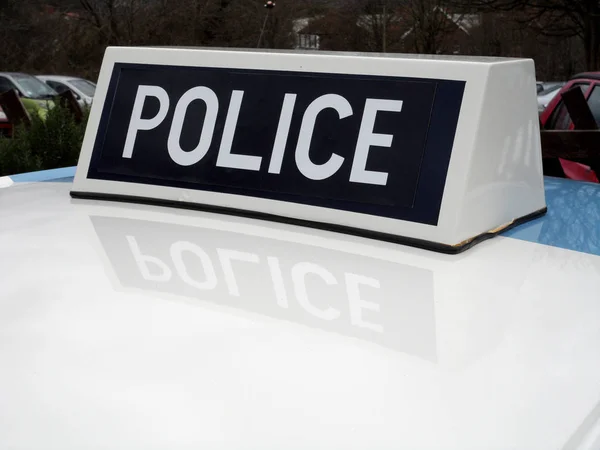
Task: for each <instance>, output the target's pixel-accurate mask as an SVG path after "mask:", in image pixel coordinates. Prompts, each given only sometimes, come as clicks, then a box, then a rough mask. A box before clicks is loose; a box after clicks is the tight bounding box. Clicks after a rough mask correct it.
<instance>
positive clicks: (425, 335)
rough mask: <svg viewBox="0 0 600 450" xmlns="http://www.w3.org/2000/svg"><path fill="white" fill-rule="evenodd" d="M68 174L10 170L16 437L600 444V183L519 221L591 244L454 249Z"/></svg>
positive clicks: (239, 444) (22, 442) (5, 395)
mask: <svg viewBox="0 0 600 450" xmlns="http://www.w3.org/2000/svg"><path fill="white" fill-rule="evenodd" d="M70 176H71V177H72V173H71V174H70ZM57 177H58V178H60V174H59V172H53V173H52V174H50V175H48V176H47V178H49V179H50V181H49V182H41V181H40V180H42V179H43V178H40V177H36V180H35V182H32V183H25V182H23V180H27V179H28V178H27V177H20V178H19V177H12V178H11V179H10V181H11V182H10V183H8V182H7V183H5V185H6V186H7V187H5V188H2V189H0V274H2V283H0V361H1V363H0V364H1V366H2V367H1V370H0V399H1V400H0V401H1V404H2V407H1V408H0V448H3V449H34V448H35V449H42V448H43V449H61V450H70V449H77V450H81V449H103V448H106V449H108V448H111V449H112V448H127V449H159V448H160V449H163V448H168V449H187V448H190V449H192V448H194V449H197V448H212V449H216V448H223V449H229V448H231V449H233V448H235V449H241V448H252V449H257V448H260V449H271V448H273V449H281V448H286V449H314V448H328V449H329V448H331V449H334V448H340V449H342V448H343V449H349V448H356V449H389V448H410V449H417V448H427V449H440V448H443V449H462V450H464V449H484V448H485V449H508V448H511V449H528V450H533V449H544V450H545V449H559V448H566V449H571V448H578V449H582V448H586V449H587V448H590V449H591V448H595V449H597V448H599V445H600V440H599V436H600V358H599V355H600V302H599V299H600V295H599V294H598V293H599V292H600V256H599V251H598V247H599V246H598V245H597V244H598V242H597V234H593V232H594V230H596V231H595V232H596V233H597V227H596V228H594V225H593V223H594V222H593V221H594V220H595V219H594V217H596V219H597V216H594V214H596V213H597V212H598V210H599V208H598V206H597V205H598V203H599V201H598V200H597V199H598V198H600V190H598V187H597V186H595V185H588V184H584V183H578V184H577V185H575V184H569V185H568V186H570V188H572V189H574V191H573V192H574V194H573V196H572V197H571V198H572V199H577V202H581V209H582V210H585V212H586V214H587V216H586V217H589V218H590V223H592V225H589V223H587V222H585V221H583V220H581V217H580V216H577V217H573V218H572V220H571V219H569V218H568V217H566V216H565V213H566V211H567V206H573V205H574V204H575V203H577V202H574V201H569V200H564V198H562V197H557V200H552V199H551V201H549V214H548V217H546V218H542V219H539V220H538V221H536V222H533V223H531V224H528V225H524V226H522V230H523V233H524V234H527V235H528V236H532V235H535V236H539V235H541V234H542V233H543V232H545V231H544V230H546V231H547V230H550V231H552V230H556V226H557V225H556V223H563V224H566V225H565V226H566V227H567V225H568V227H567V228H565V229H564V230H562V231H560V233H563V234H564V235H565V236H570V238H572V239H573V241H574V242H575V241H576V242H579V241H580V240H581V239H586V240H585V242H588V243H589V248H586V250H585V251H575V250H572V249H568V248H560V247H557V246H551V245H545V244H540V243H535V242H527V241H525V240H522V239H516V238H513V237H504V236H499V237H496V238H494V239H492V240H489V241H486V242H483V243H481V244H479V245H477V246H475V247H474V248H472V249H469V250H468V251H466V252H465V253H463V254H460V255H442V254H438V253H434V252H431V251H425V250H418V249H414V248H409V247H405V246H400V245H395V244H389V243H385V242H379V241H376V240H370V239H365V238H358V237H352V236H346V235H343V234H338V233H333V232H326V231H319V230H313V229H309V228H303V227H300V226H292V225H284V224H275V223H270V222H267V221H261V220H252V219H246V218H239V217H231V216H225V215H219V214H211V213H206V212H196V211H183V210H178V209H174V208H160V207H151V206H142V205H134V204H126V203H123V204H120V203H113V202H106V201H82V200H73V199H71V198H70V197H69V190H70V189H71V187H72V186H71V180H72V178H69V179H68V180H63V181H66V182H56V181H52V178H57ZM547 183H548V182H547ZM552 183H554V184H552ZM552 183H550V184H549V185H547V188H546V191H547V194H548V193H554V194H553V195H558V194H556V193H557V192H559V191H560V190H561V189H562V186H563V185H562V184H558V183H557V182H552ZM9 184H10V185H9ZM574 186H575V187H574ZM575 191H576V192H575ZM565 202H566V203H565ZM577 204H579V203H577ZM557 205H565V207H564V208H563V209H561V210H558V209H556V208H553V206H555V207H557V208H558V206H557ZM594 205H596V206H594ZM553 211H555V213H553ZM565 217H566V218H565ZM561 220H562V221H563V222H560V221H561ZM545 221H553V222H545ZM596 223H597V222H596ZM548 224H550V225H548ZM553 224H554V225H553ZM547 225H548V227H547ZM589 227H591V228H589ZM586 230H587V231H586ZM590 230H592V236H591V237H590V233H589V232H590ZM550 231H548V232H550ZM535 236H534V237H535ZM526 238H527V237H524V238H523V239H526ZM136 249H137V250H136ZM219 249H220V250H219ZM136 255H137V256H136ZM205 255H207V256H205ZM136 257H137V259H136ZM201 267H203V268H204V270H200V268H201ZM207 267H209V269H208V270H207ZM210 267H212V270H211V269H210ZM278 268H279V269H278ZM167 269H168V270H167ZM307 273H308V275H306V274H307ZM294 274H295V275H294ZM167 275H168V276H167ZM305 275H306V276H305ZM348 280H350V282H349V281H348ZM357 286H359V287H360V289H357V288H356V287H357ZM377 286H379V287H377Z"/></svg>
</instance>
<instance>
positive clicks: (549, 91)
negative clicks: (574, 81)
mask: <svg viewBox="0 0 600 450" xmlns="http://www.w3.org/2000/svg"><path fill="white" fill-rule="evenodd" d="M561 87H563V85H562V84H555V85H554V86H550V87H549V88H546V89H544V90H543V91H542V92H540V93H539V94H538V95H546V94H550V93H552V92H554V91H557V90H558V89H560V88H561Z"/></svg>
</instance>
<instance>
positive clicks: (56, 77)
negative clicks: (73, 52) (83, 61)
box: [36, 75, 82, 81]
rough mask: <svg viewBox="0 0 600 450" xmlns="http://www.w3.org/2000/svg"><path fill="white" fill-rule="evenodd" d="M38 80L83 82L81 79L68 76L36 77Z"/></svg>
mask: <svg viewBox="0 0 600 450" xmlns="http://www.w3.org/2000/svg"><path fill="white" fill-rule="evenodd" d="M36 76H37V77H38V78H45V79H48V80H57V81H59V80H62V81H69V80H81V79H82V78H81V77H76V76H73V77H71V76H68V75H36Z"/></svg>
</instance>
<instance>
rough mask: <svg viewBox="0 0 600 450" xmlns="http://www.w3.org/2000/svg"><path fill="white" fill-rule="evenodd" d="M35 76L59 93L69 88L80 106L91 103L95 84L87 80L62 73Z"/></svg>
mask: <svg viewBox="0 0 600 450" xmlns="http://www.w3.org/2000/svg"><path fill="white" fill-rule="evenodd" d="M37 77H38V78H39V79H40V80H42V81H43V82H44V83H46V84H47V85H48V86H50V87H51V88H52V89H54V90H55V91H56V92H58V93H59V94H62V93H63V92H65V91H67V90H70V91H71V92H73V94H75V98H77V101H78V102H79V104H80V105H81V106H86V105H88V106H89V105H91V104H92V100H93V99H94V93H95V92H96V84H95V83H92V82H91V81H89V80H86V79H83V78H77V77H69V76H63V75H38V76H37Z"/></svg>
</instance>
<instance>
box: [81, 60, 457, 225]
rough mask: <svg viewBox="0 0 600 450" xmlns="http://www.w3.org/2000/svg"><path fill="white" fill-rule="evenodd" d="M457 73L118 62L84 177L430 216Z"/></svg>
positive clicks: (441, 176)
mask: <svg viewBox="0 0 600 450" xmlns="http://www.w3.org/2000/svg"><path fill="white" fill-rule="evenodd" d="M464 88H465V82H463V81H451V80H434V79H416V78H399V77H383V76H366V75H347V74H333V73H331V74H329V73H306V72H287V71H285V72H284V71H267V70H242V69H229V68H205V67H179V66H161V65H141V64H121V63H120V64H115V66H114V69H113V74H112V79H111V82H110V85H109V88H108V92H107V96H106V101H105V103H104V109H103V111H102V117H101V121H100V126H99V129H98V133H97V136H96V142H95V145H94V150H93V154H92V159H91V162H90V167H89V172H88V178H91V179H101V180H112V181H124V182H132V183H140V184H149V185H161V186H170V187H180V188H185V189H196V190H205V191H212V192H221V193H228V194H237V195H243V196H250V197H259V198H264V199H273V200H280V201H286V202H294V203H300V204H306V205H313V206H320V207H326V208H331V209H337V210H343V211H351V212H357V213H363V214H370V215H375V216H380V217H388V218H394V219H401V220H407V221H412V222H418V223H424V224H431V225H435V224H437V221H438V216H439V211H440V205H441V201H442V194H443V190H444V186H445V181H446V175H447V171H448V165H449V161H450V155H451V153H452V146H453V141H454V134H455V132H456V126H457V121H458V116H459V112H460V107H461V103H462V97H463V92H464Z"/></svg>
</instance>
